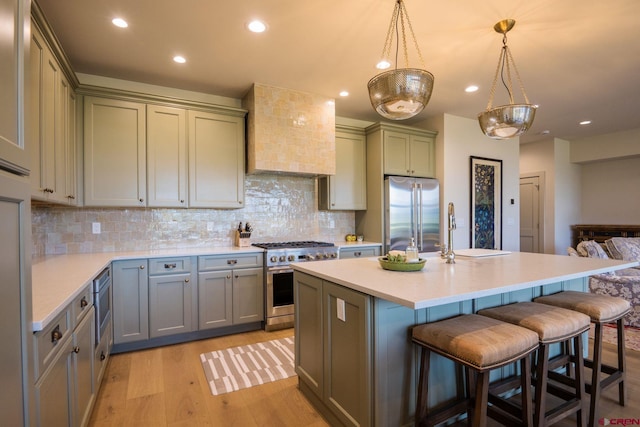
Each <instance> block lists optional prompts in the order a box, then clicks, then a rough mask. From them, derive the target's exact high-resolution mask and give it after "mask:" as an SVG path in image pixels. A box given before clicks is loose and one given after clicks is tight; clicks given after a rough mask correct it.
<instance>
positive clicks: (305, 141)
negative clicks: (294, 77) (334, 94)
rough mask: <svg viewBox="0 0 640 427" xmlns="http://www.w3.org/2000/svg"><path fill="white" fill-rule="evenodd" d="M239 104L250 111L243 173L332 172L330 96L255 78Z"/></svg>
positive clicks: (332, 141)
mask: <svg viewBox="0 0 640 427" xmlns="http://www.w3.org/2000/svg"><path fill="white" fill-rule="evenodd" d="M242 104H243V107H244V108H245V109H247V110H248V111H249V114H248V118H247V173H250V174H252V173H281V174H296V175H307V176H315V175H334V174H335V173H336V147H335V144H336V143H335V141H336V140H335V125H336V116H335V103H334V102H333V99H331V98H327V97H324V96H320V95H314V94H311V93H307V92H299V91H295V90H291V89H283V88H279V87H273V86H267V85H263V84H259V83H254V85H253V86H252V87H251V89H250V90H249V92H248V93H247V94H246V95H245V97H244V99H243V100H242Z"/></svg>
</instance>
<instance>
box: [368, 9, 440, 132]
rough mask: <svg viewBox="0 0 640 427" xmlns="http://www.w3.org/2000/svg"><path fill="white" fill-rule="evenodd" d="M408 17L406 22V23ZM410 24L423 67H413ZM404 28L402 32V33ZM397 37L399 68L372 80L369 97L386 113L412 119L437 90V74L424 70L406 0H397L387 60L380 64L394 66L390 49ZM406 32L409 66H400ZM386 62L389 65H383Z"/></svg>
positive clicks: (384, 55)
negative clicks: (410, 59) (406, 30)
mask: <svg viewBox="0 0 640 427" xmlns="http://www.w3.org/2000/svg"><path fill="white" fill-rule="evenodd" d="M405 20H406V23H405ZM407 27H408V28H409V33H410V34H411V37H412V38H413V44H414V46H415V49H416V51H417V52H418V57H419V58H420V62H421V65H422V69H419V68H409V55H408V50H407V38H406V34H405V28H407ZM400 29H401V30H402V34H400ZM394 35H395V39H396V43H395V44H396V55H395V69H393V70H390V71H385V72H383V73H380V74H378V75H377V76H375V77H373V78H372V79H371V80H369V83H368V84H367V87H368V88H369V99H370V100H371V105H372V106H373V108H374V109H375V110H376V111H377V112H378V114H380V115H381V116H382V117H385V118H387V119H391V120H405V119H409V118H411V117H413V116H415V115H416V114H418V113H419V112H421V111H422V110H423V109H424V107H425V106H426V105H427V103H428V102H429V98H431V92H432V91H433V74H431V73H430V72H428V71H426V70H424V68H425V66H424V60H423V59H422V53H421V52H420V48H419V47H418V42H417V41H416V36H415V34H414V33H413V28H412V27H411V21H409V15H408V14H407V10H406V8H405V6H404V2H403V0H396V5H395V8H394V9H393V15H392V17H391V23H390V24H389V29H388V31H387V38H386V39H385V42H384V47H383V49H382V58H383V62H381V63H379V64H378V68H386V67H389V66H390V53H391V46H392V44H393V38H394ZM400 35H401V36H402V48H403V52H404V62H405V68H398V50H399V47H400V46H399V44H400ZM382 63H384V64H385V65H386V67H385V66H381V64H382Z"/></svg>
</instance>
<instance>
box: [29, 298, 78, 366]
mask: <svg viewBox="0 0 640 427" xmlns="http://www.w3.org/2000/svg"><path fill="white" fill-rule="evenodd" d="M69 327H70V309H69V308H67V309H65V310H64V311H63V312H62V313H60V314H59V315H58V317H56V318H55V319H54V320H53V321H52V322H51V323H49V324H48V325H47V327H46V328H44V329H43V330H41V331H39V332H37V333H36V334H35V335H34V337H35V346H34V347H35V348H34V351H35V355H36V358H37V360H36V375H35V376H36V379H37V378H39V377H40V375H42V373H43V372H44V371H45V370H46V369H47V366H49V364H50V363H51V361H53V360H54V359H55V357H56V354H57V353H58V350H59V349H60V348H61V347H63V345H61V344H63V343H64V342H66V341H67V340H69V339H70V338H71V329H70V328H69Z"/></svg>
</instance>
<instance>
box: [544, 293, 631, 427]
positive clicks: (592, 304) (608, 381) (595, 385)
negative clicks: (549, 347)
mask: <svg viewBox="0 0 640 427" xmlns="http://www.w3.org/2000/svg"><path fill="white" fill-rule="evenodd" d="M535 302H538V303H542V304H549V305H553V306H556V307H562V308H566V309H569V310H574V311H578V312H580V313H584V314H586V315H587V316H589V317H590V318H591V322H592V323H594V324H595V336H594V341H593V359H591V360H590V359H585V360H584V364H585V366H586V367H588V368H591V384H586V390H587V393H589V394H590V395H591V400H590V404H589V425H591V426H593V425H596V423H595V421H596V420H597V419H598V402H599V400H600V394H601V392H602V391H604V390H606V389H607V388H609V387H611V386H613V385H615V384H618V403H619V404H620V406H625V404H626V398H627V396H626V384H625V379H626V374H625V344H624V324H623V320H624V319H623V318H624V316H625V315H626V314H627V313H629V311H630V310H631V304H629V301H627V300H625V299H623V298H617V297H612V296H608V295H599V294H591V293H588V292H576V291H564V292H559V293H557V294H553V295H546V296H543V297H540V298H536V300H535ZM612 322H616V327H617V330H618V343H617V347H618V348H617V350H618V366H617V367H613V366H610V365H606V364H603V363H602V326H603V324H604V323H612ZM601 373H605V374H607V375H609V376H608V377H606V378H604V379H602V378H601Z"/></svg>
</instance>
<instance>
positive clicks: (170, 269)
mask: <svg viewBox="0 0 640 427" xmlns="http://www.w3.org/2000/svg"><path fill="white" fill-rule="evenodd" d="M190 272H191V258H190V257H179V258H156V259H150V260H149V275H150V276H155V275H159V274H176V273H190Z"/></svg>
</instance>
